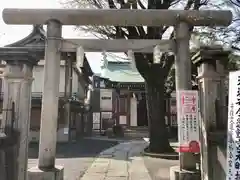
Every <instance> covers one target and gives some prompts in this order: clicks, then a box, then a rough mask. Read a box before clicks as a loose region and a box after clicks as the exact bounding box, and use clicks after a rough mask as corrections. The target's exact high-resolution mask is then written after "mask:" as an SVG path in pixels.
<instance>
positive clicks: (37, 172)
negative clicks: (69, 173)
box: [28, 166, 64, 180]
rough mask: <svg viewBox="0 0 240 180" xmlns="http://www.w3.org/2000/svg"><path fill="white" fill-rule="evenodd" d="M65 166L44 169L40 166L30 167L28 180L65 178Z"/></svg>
mask: <svg viewBox="0 0 240 180" xmlns="http://www.w3.org/2000/svg"><path fill="white" fill-rule="evenodd" d="M63 178H64V168H63V166H56V167H55V168H54V169H51V170H48V171H44V170H41V169H39V168H38V167H33V168H30V169H28V180H53V179H54V180H63Z"/></svg>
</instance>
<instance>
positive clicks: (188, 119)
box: [177, 90, 200, 153]
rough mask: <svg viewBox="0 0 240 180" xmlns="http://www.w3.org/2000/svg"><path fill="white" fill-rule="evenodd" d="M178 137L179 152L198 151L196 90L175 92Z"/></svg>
mask: <svg viewBox="0 0 240 180" xmlns="http://www.w3.org/2000/svg"><path fill="white" fill-rule="evenodd" d="M177 117H178V128H179V130H178V138H179V144H180V147H179V151H180V152H193V153H197V152H200V143H199V122H198V92H197V91H192V90H180V91H178V92H177Z"/></svg>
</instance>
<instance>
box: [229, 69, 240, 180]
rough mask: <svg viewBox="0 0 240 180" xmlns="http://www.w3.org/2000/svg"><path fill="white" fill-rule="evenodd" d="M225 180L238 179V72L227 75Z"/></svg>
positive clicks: (239, 91)
mask: <svg viewBox="0 0 240 180" xmlns="http://www.w3.org/2000/svg"><path fill="white" fill-rule="evenodd" d="M226 174H227V175H226V176H227V177H226V180H236V179H240V71H236V72H230V73H229V100H228V141H227V170H226Z"/></svg>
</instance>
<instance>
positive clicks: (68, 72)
mask: <svg viewBox="0 0 240 180" xmlns="http://www.w3.org/2000/svg"><path fill="white" fill-rule="evenodd" d="M64 90H65V91H64V97H65V104H64V117H65V118H64V119H65V128H67V129H68V140H69V141H71V130H70V128H71V127H70V123H71V101H70V99H71V97H72V58H71V55H69V56H68V57H67V60H65V83H64Z"/></svg>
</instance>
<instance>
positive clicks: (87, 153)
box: [0, 139, 117, 180]
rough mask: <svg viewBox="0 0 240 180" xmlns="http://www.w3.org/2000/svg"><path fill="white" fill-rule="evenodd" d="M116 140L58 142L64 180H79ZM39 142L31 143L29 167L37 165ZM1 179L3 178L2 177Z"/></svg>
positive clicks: (57, 162) (59, 162)
mask: <svg viewBox="0 0 240 180" xmlns="http://www.w3.org/2000/svg"><path fill="white" fill-rule="evenodd" d="M116 144H117V142H116V141H105V140H97V139H95V140H92V139H82V140H79V141H78V142H76V143H69V144H68V143H62V144H61V143H60V144H57V159H56V164H57V165H62V166H64V180H79V179H80V177H81V176H82V175H83V174H84V172H85V171H86V170H87V169H88V168H89V167H90V166H91V164H92V163H93V162H94V160H95V158H96V157H97V156H98V154H99V153H101V152H102V151H103V150H104V149H108V148H110V147H113V146H114V145H116ZM37 157H38V144H30V146H29V159H28V167H29V168H31V167H34V166H36V165H37ZM0 179H1V178H0Z"/></svg>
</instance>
